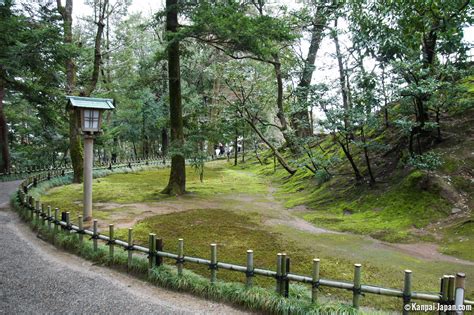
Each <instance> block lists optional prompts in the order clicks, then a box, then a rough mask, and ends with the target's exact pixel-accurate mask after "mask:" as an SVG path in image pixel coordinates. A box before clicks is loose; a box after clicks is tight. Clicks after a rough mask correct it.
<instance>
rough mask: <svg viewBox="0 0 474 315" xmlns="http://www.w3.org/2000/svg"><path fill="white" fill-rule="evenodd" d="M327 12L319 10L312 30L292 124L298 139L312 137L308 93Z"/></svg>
mask: <svg viewBox="0 0 474 315" xmlns="http://www.w3.org/2000/svg"><path fill="white" fill-rule="evenodd" d="M328 13H329V12H327V11H326V10H322V9H318V10H317V12H316V16H315V19H314V22H313V28H312V30H311V41H310V45H309V48H308V56H307V57H306V59H305V63H304V68H303V73H302V75H301V78H300V82H299V83H298V87H297V91H298V93H297V103H298V107H299V110H298V111H296V112H295V113H294V114H293V115H292V116H291V124H292V126H293V129H295V133H296V135H297V136H298V137H308V136H310V135H312V133H313V131H312V125H311V123H312V119H309V117H308V109H307V107H308V105H307V102H308V92H309V90H308V89H309V87H310V85H311V79H312V77H313V72H314V68H315V67H314V62H315V60H316V55H317V53H318V50H319V46H320V44H321V41H322V39H323V34H324V32H323V31H324V28H325V27H326V23H327V15H328Z"/></svg>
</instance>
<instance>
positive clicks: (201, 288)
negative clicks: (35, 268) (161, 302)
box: [12, 198, 383, 314]
mask: <svg viewBox="0 0 474 315" xmlns="http://www.w3.org/2000/svg"><path fill="white" fill-rule="evenodd" d="M12 204H13V206H14V209H16V210H17V212H18V213H19V214H20V216H21V217H22V218H23V219H25V220H28V218H29V215H27V214H26V211H25V209H24V208H22V207H21V206H20V205H19V203H18V202H17V200H16V199H15V198H14V199H13V201H12ZM30 226H31V227H32V228H33V229H34V230H36V231H37V232H38V233H39V234H40V235H42V238H43V239H49V240H52V241H53V243H54V244H55V245H56V246H57V247H59V248H62V249H65V250H67V251H69V252H72V253H74V254H77V255H79V256H81V257H84V258H85V259H88V260H91V261H94V262H97V263H99V264H103V265H107V266H111V267H115V268H118V269H119V270H122V271H124V270H127V269H128V272H130V273H132V274H134V275H137V276H139V277H141V278H143V277H145V278H146V279H147V280H148V281H149V282H151V283H154V284H156V285H158V286H161V287H165V288H169V289H172V290H176V291H182V292H189V293H192V294H195V295H198V296H200V297H203V298H207V299H212V300H215V301H222V302H226V303H229V304H233V305H236V306H240V307H245V308H246V309H249V310H253V311H260V312H265V313H267V312H268V313H272V314H357V313H368V314H383V312H379V311H367V312H357V311H356V310H354V309H353V308H352V307H351V306H349V305H345V304H341V303H335V302H332V301H327V300H326V301H324V302H321V303H320V304H314V303H311V299H310V295H309V291H308V290H307V289H306V288H305V287H302V286H299V285H291V286H290V295H291V296H290V297H289V298H283V297H281V296H279V295H277V294H276V293H274V292H273V290H271V289H265V288H262V287H256V286H254V287H252V288H246V287H245V286H244V285H243V284H241V283H236V282H223V281H218V282H217V283H214V284H211V283H210V281H209V280H207V279H206V278H204V277H202V276H200V275H198V274H196V273H194V272H192V271H190V270H184V272H183V275H182V276H178V274H177V271H176V268H175V267H173V266H170V265H166V264H164V265H162V266H159V267H156V268H153V269H151V270H150V269H148V265H147V260H146V258H145V257H144V256H143V255H141V256H138V255H135V256H134V259H133V261H132V265H131V266H130V268H127V254H126V253H124V252H122V251H116V252H115V255H114V257H113V258H111V257H110V256H109V254H108V253H109V251H108V248H107V246H105V245H100V246H99V247H98V250H96V251H95V250H94V249H93V246H92V242H91V241H89V240H87V239H86V240H84V242H83V243H80V242H79V238H78V235H77V234H76V233H67V232H63V231H59V232H58V233H56V234H54V233H52V232H51V231H49V230H48V229H47V228H46V227H45V226H43V225H42V223H40V222H35V221H32V222H31V221H30Z"/></svg>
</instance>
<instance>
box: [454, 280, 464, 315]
mask: <svg viewBox="0 0 474 315" xmlns="http://www.w3.org/2000/svg"><path fill="white" fill-rule="evenodd" d="M465 285H466V274H464V273H461V272H458V273H457V274H456V285H455V287H456V289H455V291H454V305H456V312H455V313H456V315H462V314H464V311H463V306H464V289H465Z"/></svg>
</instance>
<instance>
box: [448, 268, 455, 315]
mask: <svg viewBox="0 0 474 315" xmlns="http://www.w3.org/2000/svg"><path fill="white" fill-rule="evenodd" d="M454 279H455V278H454V276H453V275H449V277H448V305H454V291H455V287H454V281H455V280H454ZM448 314H452V312H448Z"/></svg>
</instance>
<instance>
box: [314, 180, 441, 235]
mask: <svg viewBox="0 0 474 315" xmlns="http://www.w3.org/2000/svg"><path fill="white" fill-rule="evenodd" d="M424 176H425V175H424V174H423V173H421V172H419V171H415V172H413V173H412V174H410V175H409V176H407V177H406V178H405V179H404V180H403V181H402V182H401V183H400V184H398V185H395V186H394V187H390V188H389V189H387V190H386V191H370V190H367V191H366V192H365V193H360V192H358V191H357V190H358V189H357V188H353V190H356V191H352V192H350V193H348V194H346V196H348V197H346V198H345V200H344V199H343V200H341V199H336V200H334V201H333V202H331V203H328V204H326V205H324V206H320V207H318V210H317V211H314V212H312V213H309V214H307V215H306V216H305V219H307V220H308V221H311V222H313V223H315V224H317V225H322V226H326V227H329V228H331V229H336V230H340V231H350V232H354V233H359V234H366V235H371V236H373V237H375V238H379V239H382V240H386V241H390V242H400V241H407V240H409V239H410V233H409V230H410V229H411V228H421V227H424V226H426V225H427V224H428V223H430V222H432V221H433V220H436V219H440V218H443V217H445V216H446V215H447V213H448V209H449V203H448V202H447V201H445V200H444V199H443V198H442V197H440V196H439V194H438V193H437V192H433V191H427V190H423V189H421V188H420V187H418V186H419V185H418V184H419V182H420V181H421V180H423V179H424ZM354 196H357V197H355V198H354ZM315 205H318V203H316V204H315Z"/></svg>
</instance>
